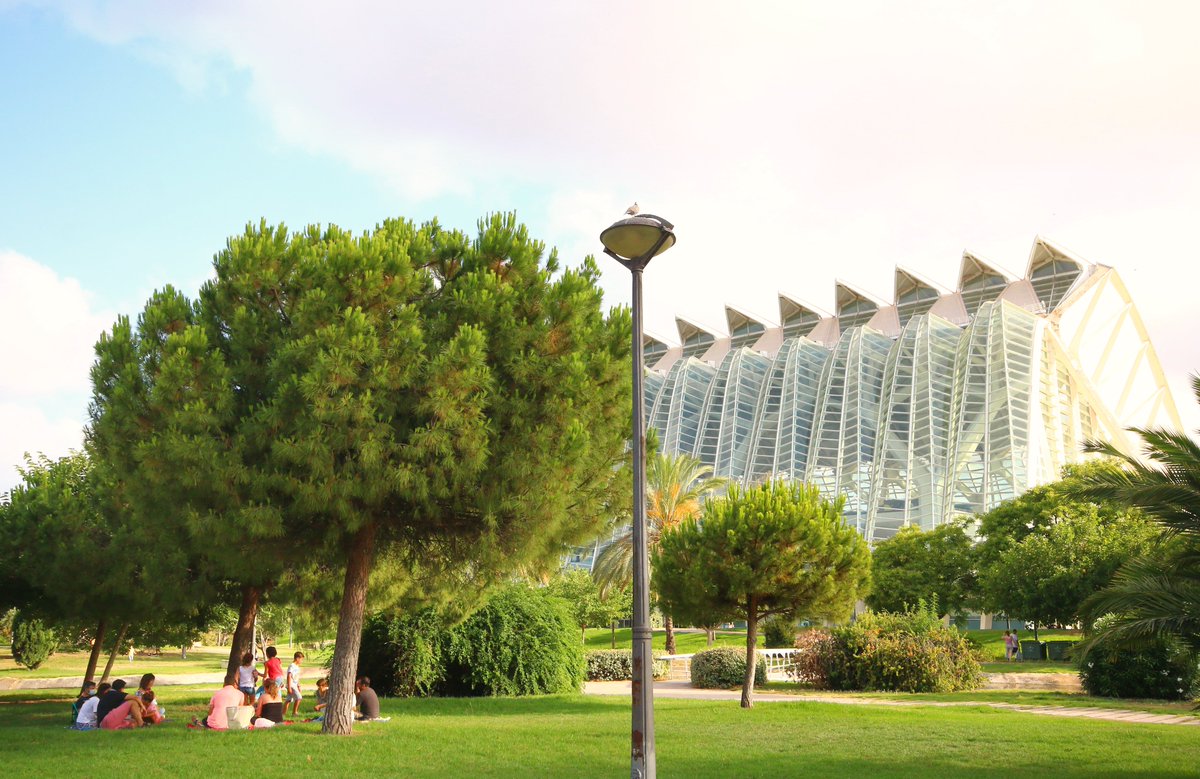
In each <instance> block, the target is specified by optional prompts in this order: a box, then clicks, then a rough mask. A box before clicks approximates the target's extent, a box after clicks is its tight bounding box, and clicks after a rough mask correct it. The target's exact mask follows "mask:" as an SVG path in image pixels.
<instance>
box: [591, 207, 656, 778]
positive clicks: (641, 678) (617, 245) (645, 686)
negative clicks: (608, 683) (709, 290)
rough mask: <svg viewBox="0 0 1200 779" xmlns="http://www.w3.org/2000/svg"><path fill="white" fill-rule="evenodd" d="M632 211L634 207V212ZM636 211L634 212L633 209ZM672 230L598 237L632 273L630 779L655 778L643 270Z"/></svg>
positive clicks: (636, 225)
mask: <svg viewBox="0 0 1200 779" xmlns="http://www.w3.org/2000/svg"><path fill="white" fill-rule="evenodd" d="M635 208H636V207H635ZM631 210H634V209H631ZM674 227H675V226H674V225H672V224H671V223H670V222H668V221H667V220H666V219H663V218H662V217H660V216H654V215H653V214H640V215H639V214H635V215H634V216H630V217H629V218H628V219H622V220H620V221H619V222H614V223H613V225H612V226H611V227H609V228H608V229H607V230H605V231H604V232H602V233H600V242H601V243H603V244H604V253H605V254H607V255H608V256H609V257H612V258H613V259H614V260H616V261H617V262H619V263H621V264H622V265H624V266H625V267H626V268H628V269H629V271H630V272H631V273H632V274H633V305H632V309H633V683H632V687H633V733H632V736H633V743H632V745H631V746H632V752H631V758H632V765H631V769H630V776H631V777H632V779H653V777H654V776H655V773H656V769H655V759H654V686H653V684H654V662H653V655H652V652H651V645H650V640H651V636H652V633H651V631H650V559H649V550H648V549H647V545H646V415H645V411H644V408H643V406H644V399H643V392H642V378H643V377H642V372H643V366H642V362H643V359H642V270H643V269H644V268H645V267H646V265H647V264H649V262H650V260H651V259H652V258H654V257H656V256H658V255H659V254H662V253H663V252H665V251H666V250H667V249H670V248H671V247H672V246H674V245H675V233H674V232H673V230H674Z"/></svg>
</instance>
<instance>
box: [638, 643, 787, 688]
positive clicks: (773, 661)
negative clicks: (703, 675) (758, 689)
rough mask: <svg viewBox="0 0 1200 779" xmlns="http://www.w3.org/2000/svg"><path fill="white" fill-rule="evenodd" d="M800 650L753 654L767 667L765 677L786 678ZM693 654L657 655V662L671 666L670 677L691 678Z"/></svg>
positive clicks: (778, 650)
mask: <svg viewBox="0 0 1200 779" xmlns="http://www.w3.org/2000/svg"><path fill="white" fill-rule="evenodd" d="M801 651H803V650H800V649H757V650H755V652H754V654H755V655H757V656H758V657H759V658H760V659H761V660H762V661H763V663H764V664H765V665H766V666H767V677H768V678H771V677H772V676H773V677H774V678H775V679H776V680H779V679H783V678H786V677H787V669H788V666H790V665H791V664H792V663H794V662H795V656H796V655H797V654H799V653H800V652H801ZM693 657H695V654H694V653H693V654H687V655H659V656H658V657H657V658H656V659H657V660H667V661H669V662H670V664H671V674H670V675H671V676H673V677H682V678H685V679H687V678H691V675H692V658H693Z"/></svg>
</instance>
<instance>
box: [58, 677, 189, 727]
mask: <svg viewBox="0 0 1200 779" xmlns="http://www.w3.org/2000/svg"><path fill="white" fill-rule="evenodd" d="M125 686H126V685H125V680H124V679H117V680H116V681H115V682H113V683H112V684H111V685H110V684H109V683H108V682H101V683H100V685H99V686H97V685H96V683H95V682H85V683H84V685H83V690H82V691H81V692H80V693H79V698H78V699H77V700H76V701H75V703H74V704H73V705H72V706H71V718H72V719H71V727H72V728H74V729H76V730H94V729H95V728H103V729H104V730H121V729H123V728H140V727H142V726H143V725H158V724H159V723H161V722H163V721H164V720H165V719H166V718H167V712H166V709H164V708H163V707H162V706H160V705H159V703H158V701H157V700H156V699H155V696H154V690H153V689H152V688H153V687H154V674H144V675H143V676H142V678H141V681H139V682H138V689H137V692H135V693H134V694H133V695H132V696H131V695H130V694H129V693H127V692H125Z"/></svg>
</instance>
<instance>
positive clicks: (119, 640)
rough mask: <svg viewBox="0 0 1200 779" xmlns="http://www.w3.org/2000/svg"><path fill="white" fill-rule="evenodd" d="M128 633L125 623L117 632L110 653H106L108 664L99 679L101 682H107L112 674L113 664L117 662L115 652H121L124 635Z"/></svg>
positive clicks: (127, 624)
mask: <svg viewBox="0 0 1200 779" xmlns="http://www.w3.org/2000/svg"><path fill="white" fill-rule="evenodd" d="M128 632H129V623H128V622H126V623H125V624H123V625H121V629H120V630H118V631H117V640H116V641H114V642H113V648H112V651H111V652H109V653H108V662H107V663H106V664H105V665H104V675H103V676H101V677H100V681H101V682H107V681H108V677H109V675H110V674H112V668H113V663H115V662H116V661H117V652H120V651H121V644H123V643H125V634H126V633H128Z"/></svg>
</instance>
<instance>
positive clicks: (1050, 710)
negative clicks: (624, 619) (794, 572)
mask: <svg viewBox="0 0 1200 779" xmlns="http://www.w3.org/2000/svg"><path fill="white" fill-rule="evenodd" d="M583 691H584V693H586V694H587V695H629V694H630V687H629V682H587V683H585V684H584V686H583ZM654 696H655V697H656V698H681V699H686V700H704V701H738V700H741V697H742V693H741V690H702V689H699V688H697V687H692V686H691V684H690V683H689V682H686V681H660V682H655V683H654ZM754 701H755V702H756V703H758V702H764V703H796V702H805V703H838V704H843V705H847V706H909V707H912V706H939V707H947V708H949V707H955V706H973V707H979V706H986V707H988V708H992V709H1007V710H1008V711H1019V712H1023V713H1026V714H1042V715H1045V716H1050V717H1079V718H1082V719H1098V720H1109V721H1112V722H1137V723H1145V724H1154V725H1190V726H1193V727H1194V726H1198V725H1200V717H1192V716H1187V715H1182V714H1154V713H1152V712H1148V711H1130V710H1128V709H1101V708H1092V707H1082V706H1079V707H1074V706H1028V705H1024V704H1019V703H996V702H992V701H897V700H891V699H888V698H856V697H850V696H839V695H811V694H805V693H797V694H791V693H777V692H756V693H754Z"/></svg>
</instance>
